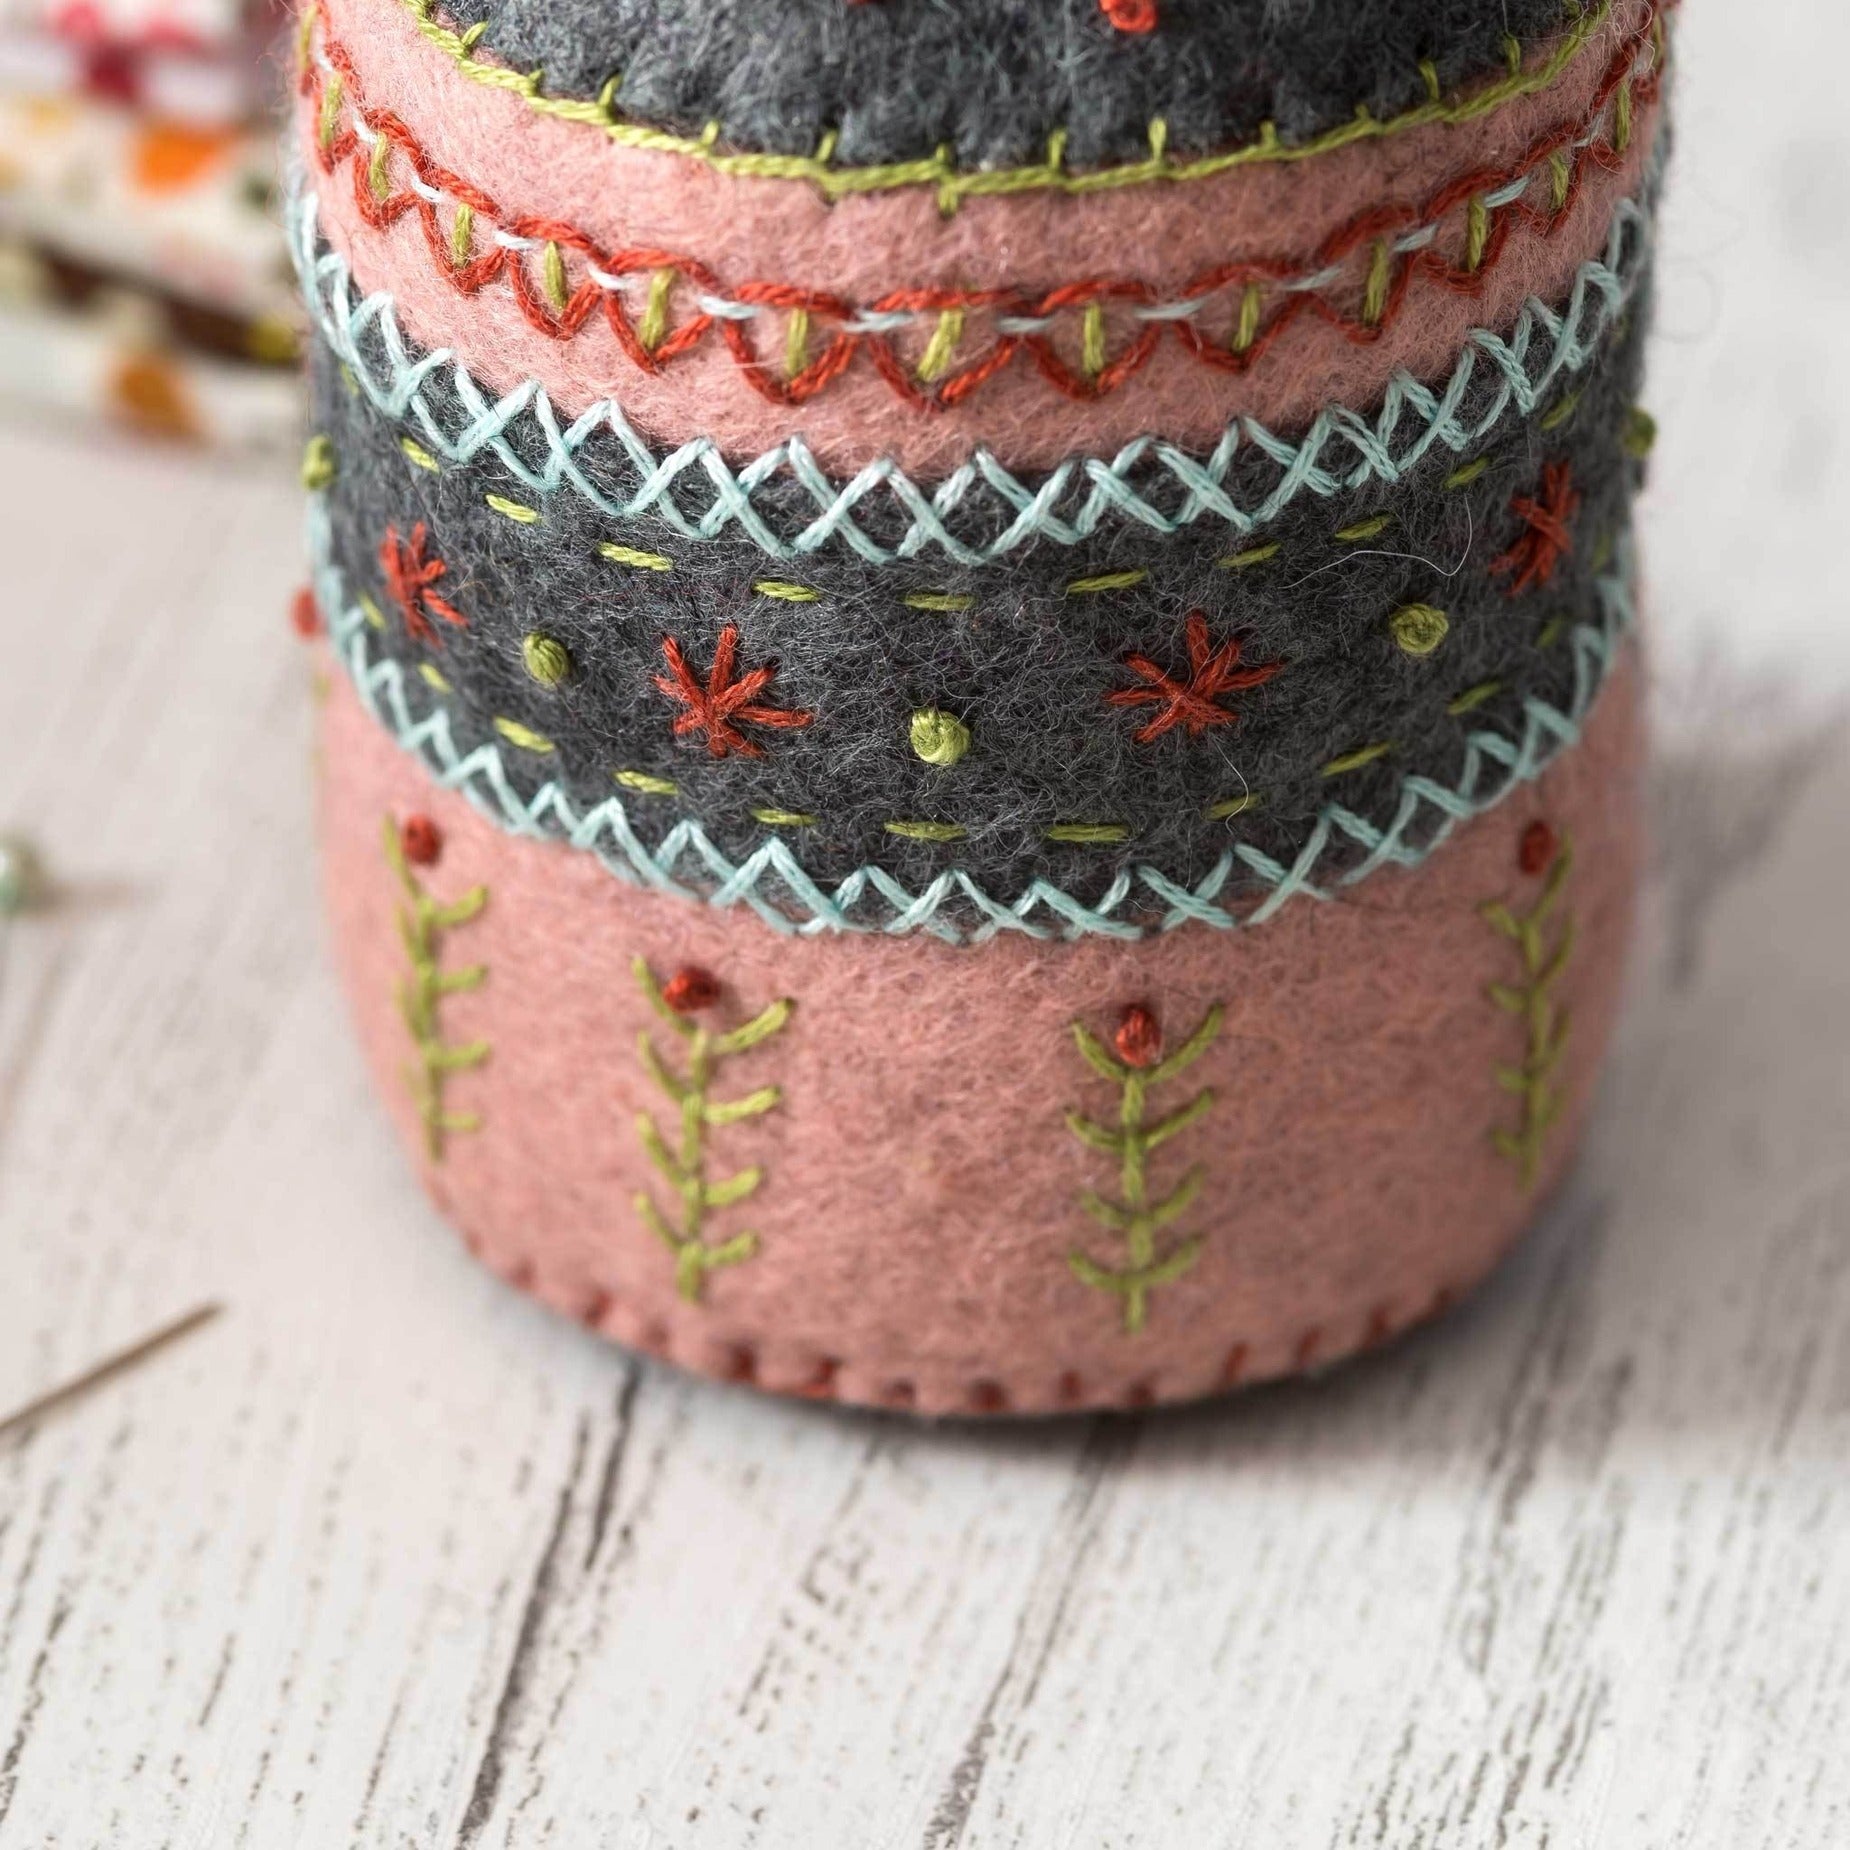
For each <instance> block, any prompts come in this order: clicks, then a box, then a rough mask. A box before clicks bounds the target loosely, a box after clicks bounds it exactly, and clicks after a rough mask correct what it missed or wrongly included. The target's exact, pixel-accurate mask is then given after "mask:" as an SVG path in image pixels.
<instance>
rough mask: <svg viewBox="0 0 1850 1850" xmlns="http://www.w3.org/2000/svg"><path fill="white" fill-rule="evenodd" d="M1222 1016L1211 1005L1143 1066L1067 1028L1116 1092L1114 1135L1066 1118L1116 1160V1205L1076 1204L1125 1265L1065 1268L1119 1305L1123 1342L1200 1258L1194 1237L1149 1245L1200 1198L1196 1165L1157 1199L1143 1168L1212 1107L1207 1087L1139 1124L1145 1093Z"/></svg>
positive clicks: (1089, 1198)
mask: <svg viewBox="0 0 1850 1850" xmlns="http://www.w3.org/2000/svg"><path fill="white" fill-rule="evenodd" d="M1225 1012H1226V1011H1225V1010H1224V1008H1223V1007H1222V1006H1221V1004H1219V1003H1218V1002H1217V1003H1216V1004H1215V1005H1214V1006H1213V1007H1212V1008H1211V1009H1209V1010H1208V1012H1207V1014H1206V1015H1205V1016H1203V1017H1202V1020H1201V1024H1200V1026H1199V1027H1197V1028H1196V1029H1195V1031H1194V1033H1193V1034H1191V1035H1190V1036H1189V1037H1188V1039H1187V1040H1186V1041H1185V1042H1183V1044H1182V1045H1181V1046H1180V1047H1178V1048H1177V1049H1176V1051H1175V1052H1174V1053H1172V1054H1171V1055H1169V1057H1168V1058H1167V1059H1164V1060H1159V1061H1157V1062H1155V1063H1154V1064H1152V1065H1144V1066H1133V1065H1131V1064H1128V1063H1127V1062H1125V1061H1120V1060H1117V1059H1114V1058H1113V1056H1112V1055H1111V1054H1110V1053H1109V1052H1108V1051H1107V1050H1106V1048H1105V1046H1104V1044H1103V1043H1102V1042H1101V1041H1100V1040H1099V1039H1098V1038H1097V1036H1095V1035H1094V1034H1093V1033H1092V1032H1091V1031H1090V1030H1089V1029H1088V1028H1087V1027H1086V1026H1085V1024H1084V1023H1083V1022H1077V1021H1076V1022H1074V1023H1073V1039H1074V1041H1075V1043H1076V1044H1077V1045H1078V1048H1079V1052H1080V1054H1081V1056H1082V1057H1083V1058H1084V1060H1085V1062H1086V1064H1087V1065H1088V1066H1089V1067H1091V1068H1092V1070H1093V1071H1094V1072H1095V1073H1097V1074H1098V1076H1099V1077H1100V1078H1101V1079H1105V1080H1108V1081H1110V1083H1111V1084H1113V1085H1115V1086H1116V1087H1117V1088H1118V1122H1117V1127H1116V1128H1115V1129H1114V1128H1112V1127H1111V1126H1109V1125H1104V1124H1098V1123H1095V1122H1094V1121H1093V1120H1092V1119H1090V1118H1088V1117H1086V1116H1084V1115H1083V1114H1082V1113H1080V1112H1078V1111H1069V1112H1068V1113H1067V1114H1066V1127H1067V1129H1068V1130H1070V1131H1071V1132H1072V1133H1073V1135H1074V1136H1075V1137H1077V1138H1078V1139H1079V1141H1080V1142H1081V1143H1083V1144H1084V1145H1085V1146H1086V1147H1087V1149H1090V1150H1096V1151H1098V1152H1099V1153H1100V1155H1103V1156H1113V1157H1116V1158H1117V1159H1118V1191H1119V1196H1120V1199H1119V1200H1116V1201H1111V1200H1108V1199H1107V1198H1106V1197H1105V1196H1103V1195H1100V1194H1098V1193H1096V1192H1095V1191H1094V1190H1092V1189H1089V1188H1088V1189H1082V1190H1081V1191H1080V1196H1079V1204H1080V1206H1081V1207H1083V1208H1084V1209H1085V1211H1086V1212H1087V1213H1088V1214H1090V1215H1091V1216H1092V1218H1093V1219H1094V1220H1096V1221H1098V1222H1099V1223H1100V1224H1101V1225H1102V1226H1104V1227H1105V1228H1107V1229H1108V1230H1109V1231H1110V1232H1112V1233H1114V1234H1117V1235H1118V1236H1119V1237H1120V1238H1121V1239H1122V1240H1123V1242H1124V1246H1125V1264H1124V1266H1123V1267H1122V1268H1121V1269H1116V1270H1114V1269H1113V1268H1112V1267H1110V1266H1105V1265H1101V1264H1099V1263H1098V1261H1096V1260H1095V1259H1092V1258H1091V1257H1089V1256H1088V1255H1087V1254H1086V1253H1084V1252H1082V1251H1080V1250H1079V1249H1078V1248H1077V1247H1075V1248H1074V1249H1073V1250H1072V1251H1071V1252H1069V1253H1068V1254H1067V1264H1068V1266H1070V1267H1071V1269H1072V1273H1073V1276H1074V1277H1075V1278H1077V1279H1078V1280H1079V1282H1080V1283H1081V1284H1082V1285H1087V1286H1090V1287H1091V1288H1092V1289H1093V1290H1095V1291H1103V1292H1107V1293H1109V1294H1110V1295H1111V1296H1113V1297H1115V1298H1117V1299H1118V1300H1119V1302H1120V1303H1121V1304H1122V1306H1123V1317H1124V1332H1125V1334H1126V1335H1127V1336H1134V1335H1136V1334H1137V1332H1138V1331H1139V1330H1141V1329H1142V1328H1143V1327H1144V1323H1145V1321H1146V1320H1147V1319H1148V1316H1149V1308H1150V1297H1151V1294H1152V1293H1153V1292H1154V1291H1155V1290H1156V1289H1157V1288H1158V1287H1159V1286H1161V1285H1167V1284H1172V1283H1174V1281H1175V1280H1176V1279H1178V1278H1180V1277H1182V1276H1183V1274H1184V1273H1186V1272H1188V1271H1190V1270H1192V1269H1193V1267H1194V1265H1195V1262H1196V1261H1197V1260H1198V1259H1199V1258H1200V1257H1201V1248H1202V1236H1201V1235H1199V1234H1194V1235H1190V1236H1189V1237H1188V1238H1186V1239H1183V1240H1180V1241H1178V1242H1177V1243H1176V1244H1175V1245H1173V1246H1171V1247H1170V1248H1169V1249H1168V1250H1167V1251H1162V1250H1160V1249H1159V1247H1158V1244H1157V1235H1158V1234H1159V1233H1160V1231H1161V1230H1162V1229H1163V1228H1164V1227H1167V1226H1168V1225H1169V1224H1170V1223H1171V1222H1172V1221H1175V1220H1177V1219H1179V1218H1180V1217H1181V1216H1182V1215H1184V1214H1186V1213H1187V1212H1188V1210H1189V1208H1190V1207H1191V1206H1192V1205H1193V1204H1194V1201H1195V1198H1196V1196H1198V1195H1199V1194H1200V1193H1201V1186H1202V1182H1203V1180H1204V1179H1205V1172H1204V1171H1203V1169H1202V1167H1201V1165H1200V1164H1199V1163H1197V1164H1194V1165H1192V1166H1191V1167H1190V1168H1189V1169H1188V1170H1187V1171H1186V1172H1185V1173H1184V1174H1183V1176H1182V1178H1181V1180H1180V1181H1179V1182H1178V1183H1177V1184H1176V1186H1175V1187H1174V1189H1172V1190H1171V1191H1170V1193H1169V1194H1167V1195H1165V1196H1163V1197H1162V1198H1161V1199H1160V1200H1157V1199H1153V1198H1152V1195H1151V1192H1150V1181H1149V1173H1148V1162H1149V1156H1150V1153H1151V1152H1152V1151H1153V1150H1155V1149H1157V1148H1159V1147H1160V1146H1161V1145H1163V1144H1165V1143H1167V1142H1168V1141H1169V1140H1170V1138H1172V1137H1177V1136H1180V1135H1181V1133H1182V1132H1184V1131H1186V1130H1188V1129H1190V1128H1191V1127H1192V1126H1194V1125H1196V1124H1198V1123H1200V1122H1201V1120H1202V1119H1203V1118H1205V1117H1206V1116H1207V1115H1208V1113H1209V1112H1211V1111H1212V1110H1213V1109H1214V1104H1215V1096H1214V1092H1213V1089H1212V1088H1211V1087H1209V1088H1206V1089H1204V1090H1202V1091H1200V1092H1197V1093H1196V1094H1195V1096H1194V1097H1193V1098H1192V1099H1190V1100H1189V1101H1188V1103H1187V1104H1186V1105H1183V1106H1181V1107H1179V1108H1178V1109H1177V1110H1175V1111H1172V1112H1171V1113H1170V1114H1169V1116H1168V1117H1166V1118H1162V1119H1159V1120H1158V1121H1157V1122H1156V1123H1155V1124H1146V1122H1145V1117H1144V1114H1145V1111H1146V1109H1147V1105H1148V1100H1149V1094H1150V1093H1151V1091H1152V1090H1153V1089H1154V1088H1155V1087H1157V1086H1159V1085H1161V1084H1163V1083H1164V1082H1165V1081H1166V1080H1170V1079H1174V1078H1176V1077H1177V1076H1178V1075H1179V1074H1181V1073H1183V1072H1185V1071H1186V1070H1187V1069H1188V1068H1189V1067H1191V1066H1193V1065H1194V1064H1195V1062H1196V1061H1197V1060H1199V1059H1200V1058H1201V1056H1202V1055H1203V1054H1204V1053H1206V1052H1207V1050H1208V1049H1209V1048H1210V1047H1211V1046H1213V1044H1214V1042H1215V1040H1216V1038H1217V1037H1218V1036H1219V1034H1220V1030H1221V1021H1222V1018H1223V1016H1224V1014H1225Z"/></svg>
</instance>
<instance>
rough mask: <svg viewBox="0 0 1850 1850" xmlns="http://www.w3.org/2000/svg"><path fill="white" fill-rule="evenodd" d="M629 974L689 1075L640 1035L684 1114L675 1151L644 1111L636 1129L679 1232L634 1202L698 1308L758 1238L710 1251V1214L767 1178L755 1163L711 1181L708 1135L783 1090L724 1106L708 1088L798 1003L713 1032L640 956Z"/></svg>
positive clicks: (654, 1069) (657, 1212)
mask: <svg viewBox="0 0 1850 1850" xmlns="http://www.w3.org/2000/svg"><path fill="white" fill-rule="evenodd" d="M631 969H632V970H633V971H634V972H635V976H636V982H637V984H638V986H639V987H640V988H641V990H642V993H643V994H644V996H646V997H647V998H648V1002H649V1006H650V1007H651V1008H652V1009H654V1010H655V1012H656V1014H658V1015H659V1016H660V1017H661V1018H662V1020H663V1021H665V1022H666V1023H667V1024H668V1025H669V1027H671V1028H672V1029H673V1030H674V1031H675V1033H676V1034H678V1035H679V1036H680V1037H681V1039H682V1040H683V1041H685V1042H686V1043H687V1072H686V1074H685V1075H682V1074H678V1073H672V1072H670V1071H669V1070H668V1068H667V1067H666V1066H665V1065H664V1064H663V1062H662V1058H661V1056H660V1055H659V1054H658V1053H657V1052H656V1051H655V1044H654V1042H652V1041H651V1040H650V1039H649V1036H648V1033H647V1031H646V1030H645V1031H644V1032H643V1033H641V1034H639V1035H637V1037H636V1041H637V1046H638V1049H639V1051H640V1053H641V1055H642V1064H643V1066H644V1068H645V1069H646V1070H647V1072H648V1074H649V1077H650V1078H651V1079H653V1080H654V1081H655V1083H656V1084H657V1085H658V1086H660V1087H661V1089H662V1090H663V1091H664V1092H666V1093H667V1094H668V1096H669V1098H671V1099H672V1100H673V1101H674V1103H675V1106H676V1108H677V1109H678V1111H679V1113H680V1120H681V1138H680V1144H679V1146H678V1148H676V1149H673V1150H671V1149H669V1147H668V1144H667V1142H666V1140H665V1139H664V1138H663V1136H662V1134H661V1132H660V1131H659V1130H657V1129H656V1127H655V1120H654V1119H653V1118H651V1117H650V1116H649V1115H648V1113H647V1112H644V1113H642V1114H641V1115H640V1116H639V1117H638V1118H637V1120H636V1130H637V1134H638V1135H639V1136H640V1137H641V1138H642V1147H643V1148H644V1150H646V1151H647V1152H648V1155H649V1160H650V1162H652V1163H653V1164H654V1165H655V1166H656V1168H657V1169H659V1170H660V1171H661V1173H662V1176H663V1178H664V1179H665V1180H666V1182H667V1183H668V1186H669V1187H670V1188H671V1189H673V1190H674V1192H675V1194H676V1195H678V1196H679V1197H680V1201H681V1224H680V1225H679V1226H676V1225H675V1224H674V1223H673V1222H672V1221H670V1220H669V1219H668V1218H667V1216H666V1215H664V1214H663V1213H662V1211H661V1209H660V1208H658V1207H657V1206H656V1205H655V1202H654V1201H653V1200H652V1199H651V1198H650V1197H649V1196H648V1195H647V1194H639V1195H638V1196H637V1197H636V1212H637V1213H638V1214H639V1215H641V1216H642V1220H643V1224H644V1225H645V1226H646V1227H647V1228H648V1229H649V1231H650V1232H651V1233H652V1234H654V1235H655V1237H656V1238H657V1239H658V1240H660V1241H661V1242H662V1244H663V1245H664V1246H666V1247H667V1248H668V1250H669V1252H671V1253H672V1254H673V1255H674V1277H675V1289H676V1290H677V1291H678V1292H679V1293H680V1294H681V1296H682V1297H683V1298H685V1299H686V1300H687V1301H688V1303H690V1304H697V1303H699V1301H700V1297H701V1293H702V1291H703V1290H704V1289H705V1287H706V1280H707V1274H708V1273H709V1272H716V1271H718V1270H719V1269H720V1268H721V1267H722V1266H729V1265H739V1264H741V1263H742V1262H743V1261H745V1260H747V1259H749V1258H751V1256H752V1255H753V1254H754V1253H755V1252H756V1251H757V1250H758V1236H757V1235H756V1234H755V1233H752V1232H749V1231H747V1232H743V1233H738V1234H735V1235H734V1236H733V1237H732V1238H731V1239H729V1240H724V1241H721V1242H719V1243H718V1244H717V1245H709V1244H708V1243H707V1239H706V1217H707V1214H708V1212H709V1211H710V1210H712V1209H715V1208H726V1207H731V1206H732V1205H733V1203H734V1202H738V1201H743V1200H744V1199H745V1198H746V1197H747V1196H748V1195H751V1194H754V1193H755V1192H756V1191H757V1188H758V1185H759V1183H761V1182H762V1181H763V1180H764V1171H763V1169H762V1168H760V1167H759V1166H758V1165H757V1164H755V1163H754V1164H753V1165H752V1167H751V1168H749V1169H742V1170H740V1171H739V1173H738V1174H737V1175H734V1176H729V1177H728V1178H727V1179H726V1180H725V1181H723V1182H709V1181H708V1180H707V1170H706V1158H707V1148H706V1133H707V1132H708V1131H709V1130H717V1129H719V1128H720V1127H722V1126H724V1125H727V1124H737V1123H739V1122H740V1121H741V1120H743V1119H745V1118H756V1117H761V1116H763V1114H764V1113H765V1112H767V1111H770V1110H773V1109H774V1108H775V1107H776V1106H777V1104H778V1103H779V1102H780V1101H781V1100H782V1098H783V1096H784V1095H783V1090H782V1088H781V1087H778V1086H760V1087H759V1088H758V1090H757V1091H756V1092H750V1093H747V1094H746V1096H745V1097H744V1098H740V1099H733V1100H730V1101H727V1102H720V1101H716V1100H714V1099H713V1098H711V1097H709V1096H708V1087H709V1086H711V1084H712V1083H713V1075H714V1070H715V1069H716V1068H717V1067H718V1065H719V1063H720V1062H721V1061H722V1060H725V1059H727V1058H729V1057H730V1056H731V1055H733V1054H740V1053H744V1052H746V1051H747V1049H749V1048H752V1047H756V1046H757V1045H758V1043H759V1042H760V1041H768V1040H769V1039H770V1038H771V1036H772V1035H774V1034H776V1033H777V1032H778V1031H779V1030H780V1029H781V1028H782V1027H783V1026H784V1024H785V1023H786V1022H787V1021H789V1019H790V1013H791V1010H792V1009H793V1008H795V1006H796V1004H795V1003H794V1002H792V1001H791V1000H790V999H789V997H787V996H786V997H783V998H781V999H779V1000H778V1001H776V1002H773V1003H772V1004H771V1005H770V1006H769V1007H768V1008H766V1009H763V1010H762V1011H760V1012H759V1013H758V1014H756V1015H754V1016H753V1017H752V1019H751V1020H750V1021H748V1022H747V1023H746V1024H745V1025H744V1026H743V1027H742V1028H734V1029H732V1030H731V1032H730V1033H726V1034H715V1033H713V1032H712V1031H711V1030H709V1029H707V1028H703V1027H701V1026H700V1025H699V1024H698V1023H697V1022H694V1021H691V1020H689V1019H688V1018H687V1017H686V1016H684V1015H680V1014H677V1013H676V1012H675V1010H674V1009H672V1008H670V1007H669V1005H668V1003H667V1001H666V1000H665V999H664V997H663V995H662V991H661V986H660V984H658V983H657V982H656V980H655V973H654V972H653V971H652V970H651V969H650V968H649V965H648V962H647V960H646V959H645V958H641V957H638V958H637V959H636V961H635V963H634V964H633V965H631Z"/></svg>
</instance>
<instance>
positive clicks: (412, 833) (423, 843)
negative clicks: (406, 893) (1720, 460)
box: [398, 812, 443, 867]
mask: <svg viewBox="0 0 1850 1850" xmlns="http://www.w3.org/2000/svg"><path fill="white" fill-rule="evenodd" d="M398 845H399V846H400V847H401V848H402V849H403V850H404V852H405V859H406V860H407V861H409V862H410V863H411V865H412V866H413V867H434V866H436V864H437V856H438V855H440V854H441V853H442V852H443V831H442V830H441V829H439V828H438V827H437V825H436V824H435V823H434V822H432V821H431V819H430V818H429V817H428V816H426V815H424V814H422V813H421V812H420V813H419V814H417V815H413V816H407V817H406V818H405V819H404V821H403V822H401V823H400V824H399V825H398Z"/></svg>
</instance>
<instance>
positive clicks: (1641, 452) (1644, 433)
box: [1619, 405, 1657, 462]
mask: <svg viewBox="0 0 1850 1850" xmlns="http://www.w3.org/2000/svg"><path fill="white" fill-rule="evenodd" d="M1656 441H1657V419H1656V418H1654V417H1653V416H1652V415H1651V414H1650V412H1648V411H1647V410H1646V409H1645V408H1644V406H1643V405H1633V406H1632V408H1631V409H1630V410H1629V411H1628V412H1626V414H1625V429H1624V430H1623V431H1622V432H1621V433H1620V436H1619V447H1620V448H1621V449H1622V450H1623V451H1624V452H1625V453H1626V455H1627V456H1631V457H1634V458H1636V459H1637V460H1638V461H1640V462H1642V461H1643V460H1644V458H1645V457H1647V456H1649V455H1650V454H1651V446H1652V445H1653V444H1654V443H1656Z"/></svg>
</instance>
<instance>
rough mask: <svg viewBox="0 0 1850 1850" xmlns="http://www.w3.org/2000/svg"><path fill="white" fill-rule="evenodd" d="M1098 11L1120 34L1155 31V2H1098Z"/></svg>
mask: <svg viewBox="0 0 1850 1850" xmlns="http://www.w3.org/2000/svg"><path fill="white" fill-rule="evenodd" d="M1098 10H1099V11H1100V12H1101V13H1103V14H1104V15H1105V17H1106V18H1107V19H1108V20H1110V21H1111V23H1112V24H1113V25H1114V26H1115V27H1116V28H1117V29H1118V30H1119V31H1120V32H1154V31H1155V30H1156V0H1098Z"/></svg>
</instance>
